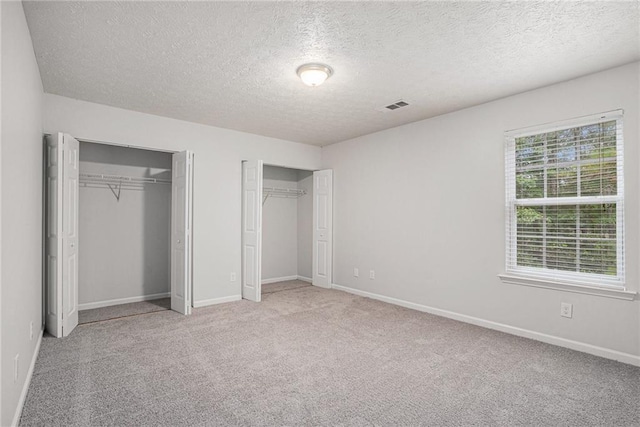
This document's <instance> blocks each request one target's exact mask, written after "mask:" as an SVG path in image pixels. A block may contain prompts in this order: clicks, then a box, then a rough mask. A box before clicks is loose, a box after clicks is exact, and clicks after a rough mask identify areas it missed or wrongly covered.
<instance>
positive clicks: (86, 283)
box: [78, 143, 171, 309]
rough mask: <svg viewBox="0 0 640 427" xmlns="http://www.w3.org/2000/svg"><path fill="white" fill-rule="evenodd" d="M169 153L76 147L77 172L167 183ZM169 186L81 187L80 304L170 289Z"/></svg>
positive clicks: (116, 148) (102, 147)
mask: <svg viewBox="0 0 640 427" xmlns="http://www.w3.org/2000/svg"><path fill="white" fill-rule="evenodd" d="M167 169H171V154H169V153H162V152H157V151H149V150H138V149H133V148H126V147H115V146H109V145H103V144H92V143H81V144H80V172H81V173H99V174H110V175H130V176H135V177H150V178H169V179H170V178H171V173H170V172H167ZM170 229H171V185H168V184H149V185H146V186H145V187H144V189H126V188H123V189H122V191H121V193H120V200H119V201H118V200H116V198H115V196H114V195H113V193H112V192H111V190H109V189H108V188H96V187H95V186H82V185H81V186H80V208H79V231H80V247H79V250H80V252H79V281H78V298H79V303H80V304H81V307H80V308H81V309H82V308H83V307H82V304H87V303H96V302H104V301H110V300H118V299H123V298H132V297H141V296H145V295H153V294H159V293H166V292H169V290H170V246H171V244H170V243H171V240H170Z"/></svg>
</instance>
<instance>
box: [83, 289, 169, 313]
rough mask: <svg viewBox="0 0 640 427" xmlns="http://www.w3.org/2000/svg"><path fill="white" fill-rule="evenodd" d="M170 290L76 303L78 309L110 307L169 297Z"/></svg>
mask: <svg viewBox="0 0 640 427" xmlns="http://www.w3.org/2000/svg"><path fill="white" fill-rule="evenodd" d="M170 296H171V292H163V293H161V294H151V295H141V296H139V297H129V298H118V299H112V300H107V301H97V302H88V303H85V304H78V310H90V309H92V308H101V307H110V306H112V305H120V304H129V303H132V302H141V301H151V300H154V299H160V298H169V297H170Z"/></svg>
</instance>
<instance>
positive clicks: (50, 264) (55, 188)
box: [45, 133, 80, 337]
mask: <svg viewBox="0 0 640 427" xmlns="http://www.w3.org/2000/svg"><path fill="white" fill-rule="evenodd" d="M46 144H47V171H46V174H47V189H46V192H47V223H46V235H47V241H46V266H45V268H46V277H47V286H46V288H47V298H46V305H47V307H46V320H45V325H46V329H47V332H49V333H50V334H51V335H53V336H54V337H63V336H64V337H66V336H68V335H69V334H70V333H71V332H72V331H73V329H74V328H75V327H76V326H78V190H79V183H78V176H79V173H80V159H79V149H80V143H79V142H78V141H77V140H76V139H75V138H73V137H72V136H70V135H66V134H62V133H58V134H55V135H50V136H48V137H47V140H46Z"/></svg>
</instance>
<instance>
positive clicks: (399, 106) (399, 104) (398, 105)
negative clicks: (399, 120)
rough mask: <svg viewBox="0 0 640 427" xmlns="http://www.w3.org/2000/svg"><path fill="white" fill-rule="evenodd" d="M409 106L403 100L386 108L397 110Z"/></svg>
mask: <svg viewBox="0 0 640 427" xmlns="http://www.w3.org/2000/svg"><path fill="white" fill-rule="evenodd" d="M407 105H409V103H407V102H404V101H402V100H401V101H398V102H394V103H393V104H389V105H385V107H384V108H386V109H387V110H397V109H398V108H402V107H406V106H407Z"/></svg>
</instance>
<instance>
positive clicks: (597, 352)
mask: <svg viewBox="0 0 640 427" xmlns="http://www.w3.org/2000/svg"><path fill="white" fill-rule="evenodd" d="M332 288H333V289H337V290H340V291H344V292H349V293H351V294H355V295H359V296H363V297H367V298H372V299H375V300H379V301H383V302H388V303H390V304H395V305H399V306H401V307H406V308H410V309H413V310H418V311H422V312H425V313H430V314H435V315H436V316H442V317H447V318H449V319H453V320H458V321H460V322H465V323H471V324H472V325H476V326H482V327H484V328H488V329H493V330H496V331H500V332H505V333H507V334H512V335H517V336H519V337H524V338H529V339H532V340H536V341H542V342H544V343H547V344H553V345H557V346H559V347H565V348H570V349H571V350H577V351H581V352H583V353H589V354H593V355H594V356H600V357H604V358H606V359H612V360H617V361H618V362H623V363H628V364H630V365H634V366H640V356H636V355H633V354H630V353H623V352H621V351H617V350H612V349H608V348H604V347H598V346H595V345H592V344H587V343H583V342H580V341H573V340H569V339H566V338H561V337H557V336H554V335H547V334H543V333H541V332H536V331H531V330H529V329H522V328H518V327H515V326H510V325H505V324H504V323H498V322H492V321H490V320H485V319H480V318H478V317H473V316H467V315H466V314H460V313H455V312H453V311H448V310H442V309H439V308H434V307H429V306H426V305H422V304H416V303H413V302H409V301H404V300H401V299H397V298H392V297H387V296H384V295H379V294H374V293H371V292H366V291H361V290H359V289H353V288H348V287H346V286H340V285H336V284H333V285H332Z"/></svg>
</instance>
